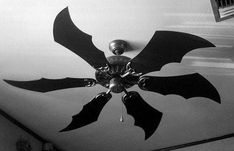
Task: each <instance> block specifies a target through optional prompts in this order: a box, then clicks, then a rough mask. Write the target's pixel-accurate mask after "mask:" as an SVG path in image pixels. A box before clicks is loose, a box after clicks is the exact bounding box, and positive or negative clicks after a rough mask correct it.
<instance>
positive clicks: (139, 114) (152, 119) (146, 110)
mask: <svg viewBox="0 0 234 151" xmlns="http://www.w3.org/2000/svg"><path fill="white" fill-rule="evenodd" d="M122 101H123V103H124V105H125V106H126V109H127V113H128V114H129V115H131V116H133V118H134V119H135V123H134V125H136V126H139V127H141V128H142V129H143V130H144V132H145V139H148V138H149V137H150V136H151V135H153V133H154V132H155V130H156V129H157V127H158V125H159V123H160V121H161V118H162V113H161V112H160V111H158V110H156V109H154V108H153V107H151V106H150V105H149V104H147V103H146V102H145V101H144V100H143V99H142V97H141V96H140V95H139V93H137V92H135V91H131V92H128V93H127V94H125V95H124V96H123V97H122Z"/></svg>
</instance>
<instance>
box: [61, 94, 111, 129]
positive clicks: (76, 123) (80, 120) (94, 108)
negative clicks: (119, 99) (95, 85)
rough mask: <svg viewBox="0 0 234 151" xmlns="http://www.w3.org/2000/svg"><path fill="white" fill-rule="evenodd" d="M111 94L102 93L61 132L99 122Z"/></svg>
mask: <svg viewBox="0 0 234 151" xmlns="http://www.w3.org/2000/svg"><path fill="white" fill-rule="evenodd" d="M111 97H112V96H111V94H110V93H108V94H106V93H104V92H103V93H100V94H98V95H97V96H96V97H95V98H94V99H93V100H91V101H90V102H89V103H87V104H86V105H84V106H83V109H82V110H81V111H80V113H79V114H76V115H74V116H72V122H71V123H70V124H69V125H68V126H67V127H66V128H64V129H62V130H61V131H60V132H64V131H70V130H74V129H77V128H80V127H83V126H85V125H88V124H91V123H93V122H95V121H97V119H98V116H99V114H100V113H101V111H102V109H103V107H104V106H105V104H106V103H107V102H108V101H109V100H110V99H111Z"/></svg>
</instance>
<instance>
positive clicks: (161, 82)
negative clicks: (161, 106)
mask: <svg viewBox="0 0 234 151" xmlns="http://www.w3.org/2000/svg"><path fill="white" fill-rule="evenodd" d="M138 86H139V87H140V88H141V89H143V90H146V91H152V92H156V93H160V94H163V95H168V94H176V95H180V96H182V97H184V98H186V99H189V98H192V97H206V98H209V99H212V100H214V101H215V102H217V103H221V101H220V95H219V93H218V91H217V90H216V88H215V87H214V86H213V85H212V84H211V83H210V82H209V81H208V80H207V79H205V78H204V77H203V76H201V75H200V74H198V73H194V74H187V75H181V76H171V77H153V76H143V77H141V79H140V80H139V83H138Z"/></svg>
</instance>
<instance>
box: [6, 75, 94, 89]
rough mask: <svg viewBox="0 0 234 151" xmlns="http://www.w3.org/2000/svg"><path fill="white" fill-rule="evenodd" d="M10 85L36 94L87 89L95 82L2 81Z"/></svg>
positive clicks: (88, 80)
mask: <svg viewBox="0 0 234 151" xmlns="http://www.w3.org/2000/svg"><path fill="white" fill-rule="evenodd" d="M4 81H5V82H7V83H8V84H10V85H13V86H15V87H19V88H22V89H27V90H31V91H37V92H49V91H55V90H60V89H67V88H76V87H87V86H88V87H89V86H94V85H95V84H96V80H94V79H90V78H64V79H46V78H41V79H39V80H33V81H13V80H4Z"/></svg>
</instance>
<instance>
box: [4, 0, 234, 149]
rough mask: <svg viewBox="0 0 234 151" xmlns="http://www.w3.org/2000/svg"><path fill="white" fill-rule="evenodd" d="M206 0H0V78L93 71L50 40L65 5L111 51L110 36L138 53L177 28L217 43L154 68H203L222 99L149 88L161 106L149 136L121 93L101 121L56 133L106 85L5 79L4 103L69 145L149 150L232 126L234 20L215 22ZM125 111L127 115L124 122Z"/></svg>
mask: <svg viewBox="0 0 234 151" xmlns="http://www.w3.org/2000/svg"><path fill="white" fill-rule="evenodd" d="M209 2H210V1H209V0H196V1H195V0H194V1H187V0H180V1H178V0H164V1H159V0H148V1H141V0H118V1H116V0H96V1H91V0H76V1H72V0H69V1H61V0H54V1H45V0H38V1H30V0H15V1H1V2H0V18H1V22H0V33H1V34H0V69H1V70H0V77H1V79H11V80H32V79H39V78H41V77H47V78H64V77H78V78H79V77H91V78H94V69H92V68H91V67H90V66H89V65H88V64H87V63H86V62H85V61H83V60H82V59H81V58H79V57H78V56H76V55H74V54H73V53H72V52H70V51H69V50H67V49H66V48H64V47H62V46H61V45H59V44H57V43H55V42H54V40H53V35H52V30H53V21H54V18H55V16H56V15H57V14H58V13H59V12H60V11H61V10H62V9H63V8H65V7H66V6H68V7H69V11H70V14H71V17H72V19H73V21H74V23H75V24H76V25H77V27H79V28H80V29H81V30H83V31H85V32H86V33H89V34H90V35H92V36H93V43H94V44H95V45H96V47H98V48H99V49H101V50H103V51H104V52H105V54H106V56H110V55H112V54H111V53H110V52H109V50H108V43H109V42H110V41H112V40H114V39H124V40H126V41H127V42H129V45H130V46H131V47H132V48H133V50H131V51H129V52H126V53H125V54H124V55H126V56H129V57H134V56H135V55H136V54H137V53H139V52H140V51H141V50H142V49H143V48H144V46H145V45H146V44H147V42H148V41H149V40H150V38H151V37H152V35H153V34H154V32H155V31H156V30H175V31H182V32H188V33H191V34H195V35H198V36H201V37H203V38H206V39H208V40H209V41H211V42H212V43H214V44H215V45H216V46H217V47H219V48H208V49H200V50H195V51H192V52H190V53H189V54H187V55H186V56H185V57H184V59H183V61H182V63H181V64H169V65H166V66H164V68H163V69H162V70H161V71H160V72H154V73H151V74H150V75H179V74H184V73H193V72H199V73H201V74H202V75H204V76H205V77H206V78H207V79H208V80H209V81H210V82H211V83H212V84H213V85H214V86H215V87H216V88H217V90H218V91H219V93H220V95H221V100H222V104H221V105H219V104H217V103H214V102H213V101H211V100H209V99H205V98H192V99H190V100H185V99H184V98H182V97H180V96H176V95H169V96H162V95H160V94H156V93H151V92H144V91H142V90H140V89H139V88H137V87H133V88H131V90H136V91H138V92H139V93H140V94H141V95H142V97H143V98H144V99H145V100H146V101H147V102H148V103H149V104H150V105H152V106H153V107H154V108H156V109H158V110H159V111H161V112H163V113H164V114H163V119H162V121H161V123H160V126H159V128H158V130H157V131H156V132H155V134H154V135H153V136H152V137H151V138H150V139H149V140H147V141H144V132H143V130H142V129H140V128H139V127H135V126H133V123H134V120H133V118H132V117H131V116H129V115H127V114H126V110H125V108H123V105H122V103H121V100H120V98H121V94H113V98H112V99H111V101H110V102H109V103H108V104H107V105H106V106H105V108H104V109H103V111H102V113H101V115H100V117H99V120H98V122H96V123H94V124H91V125H88V126H86V127H83V128H81V129H78V130H74V131H70V132H66V133H58V131H59V130H61V129H63V128H64V127H66V126H67V124H69V123H70V121H71V117H72V115H74V114H77V113H78V112H79V111H80V110H81V109H82V106H83V105H84V104H86V103H87V102H88V101H89V100H91V99H92V98H93V97H94V96H96V95H97V93H99V92H105V91H106V89H105V88H103V87H101V86H95V87H92V88H77V89H67V90H62V91H56V92H50V93H46V94H41V93H36V92H31V91H26V90H22V89H18V88H15V87H12V86H9V85H7V84H6V83H4V82H3V81H0V84H1V85H0V96H1V98H0V108H2V109H3V110H4V111H6V112H7V113H8V114H10V115H11V116H13V117H14V118H16V119H17V120H19V121H20V122H22V123H24V124H25V125H26V126H27V127H29V128H30V129H32V130H33V131H35V132H36V133H38V134H39V135H41V136H42V137H44V138H46V139H48V140H50V141H52V142H54V143H55V144H57V145H58V146H59V147H60V148H63V149H64V150H103V151H104V150H116V151H119V150H152V149H157V148H161V147H168V146H172V145H178V144H182V143H186V142H191V141H198V140H201V139H206V138H210V137H215V136H220V135H224V134H228V133H232V132H234V122H233V119H234V102H233V98H234V96H233V89H234V87H233V85H234V63H233V58H234V52H233V51H234V48H233V46H234V40H233V39H234V30H233V28H234V19H229V20H226V21H223V22H219V23H216V22H215V20H214V17H213V14H212V8H211V5H210V3H209ZM121 114H123V116H124V119H125V122H123V123H121V122H119V117H120V116H121Z"/></svg>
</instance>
